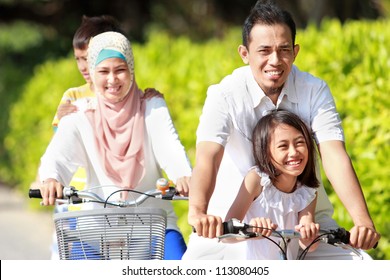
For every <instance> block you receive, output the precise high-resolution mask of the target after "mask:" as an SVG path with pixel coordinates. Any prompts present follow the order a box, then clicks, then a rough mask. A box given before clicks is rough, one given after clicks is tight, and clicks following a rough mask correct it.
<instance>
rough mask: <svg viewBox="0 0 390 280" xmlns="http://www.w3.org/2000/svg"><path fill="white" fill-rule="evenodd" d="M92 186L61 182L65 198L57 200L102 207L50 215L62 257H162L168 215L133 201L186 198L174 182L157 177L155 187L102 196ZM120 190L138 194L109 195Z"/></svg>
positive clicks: (31, 192) (36, 191) (32, 194)
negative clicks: (128, 197) (123, 198)
mask: <svg viewBox="0 0 390 280" xmlns="http://www.w3.org/2000/svg"><path fill="white" fill-rule="evenodd" d="M101 187H103V186H100V187H99V188H101ZM109 187H112V186H109ZM94 189H95V188H92V189H89V190H84V191H80V190H77V189H75V188H74V187H64V189H63V198H62V199H57V203H67V204H69V205H75V204H80V203H91V202H95V203H99V204H103V208H100V209H91V210H79V211H70V212H64V213H56V214H54V217H53V219H54V224H55V230H56V234H57V241H58V251H59V256H60V259H61V260H63V259H64V260H77V259H94V260H114V259H120V260H146V259H157V260H160V259H163V257H164V249H165V248H164V242H165V230H166V225H167V214H166V212H165V211H164V210H163V209H159V208H151V207H137V206H139V205H141V204H142V203H143V202H145V201H146V200H147V199H149V198H155V199H163V200H188V197H182V196H178V195H177V193H176V189H175V187H174V186H173V184H172V183H171V182H170V181H168V180H166V179H165V178H160V179H158V180H157V182H156V188H155V189H151V190H149V191H147V192H140V191H137V190H123V189H118V190H116V191H114V192H112V193H111V194H110V195H109V196H108V197H107V198H102V197H100V196H99V195H97V194H96V193H94V192H93V190H94ZM122 191H126V192H130V193H134V194H138V195H139V196H138V197H137V198H136V199H133V200H126V201H119V200H110V198H111V197H112V196H113V195H114V194H115V193H118V192H122ZM29 197H30V198H42V196H41V193H40V190H39V189H30V190H29ZM109 207H110V208H109Z"/></svg>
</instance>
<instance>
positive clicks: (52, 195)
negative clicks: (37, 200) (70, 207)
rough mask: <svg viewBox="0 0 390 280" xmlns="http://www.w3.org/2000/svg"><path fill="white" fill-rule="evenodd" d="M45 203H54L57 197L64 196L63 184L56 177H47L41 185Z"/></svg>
mask: <svg viewBox="0 0 390 280" xmlns="http://www.w3.org/2000/svg"><path fill="white" fill-rule="evenodd" d="M39 189H40V190H41V195H42V203H43V205H45V206H46V205H54V203H55V202H56V199H57V198H62V196H63V195H62V185H61V184H60V183H59V182H58V181H57V180H55V179H51V178H49V179H46V180H45V181H44V182H43V183H41V184H40V185H39Z"/></svg>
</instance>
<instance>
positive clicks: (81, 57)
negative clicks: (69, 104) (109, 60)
mask: <svg viewBox="0 0 390 280" xmlns="http://www.w3.org/2000/svg"><path fill="white" fill-rule="evenodd" d="M73 52H74V58H75V59H76V63H77V68H78V69H79V71H80V73H81V75H83V78H84V80H85V81H86V82H87V83H89V84H90V83H91V77H90V75H89V70H88V62H87V48H86V49H84V50H82V49H73Z"/></svg>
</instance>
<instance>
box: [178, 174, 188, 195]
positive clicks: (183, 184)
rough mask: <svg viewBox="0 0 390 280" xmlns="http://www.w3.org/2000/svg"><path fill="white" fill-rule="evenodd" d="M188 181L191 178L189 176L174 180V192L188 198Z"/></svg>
mask: <svg viewBox="0 0 390 280" xmlns="http://www.w3.org/2000/svg"><path fill="white" fill-rule="evenodd" d="M190 180H191V177H189V176H184V177H180V178H178V179H177V180H176V191H177V192H178V193H179V194H180V195H181V196H188V193H189V190H190Z"/></svg>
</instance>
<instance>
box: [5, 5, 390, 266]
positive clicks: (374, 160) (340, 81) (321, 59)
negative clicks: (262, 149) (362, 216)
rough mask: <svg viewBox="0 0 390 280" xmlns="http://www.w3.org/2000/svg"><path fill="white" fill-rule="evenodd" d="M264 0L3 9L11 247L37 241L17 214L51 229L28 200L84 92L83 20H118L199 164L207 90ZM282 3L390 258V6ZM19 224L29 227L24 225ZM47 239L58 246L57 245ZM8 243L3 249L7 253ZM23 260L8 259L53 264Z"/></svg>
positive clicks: (339, 214) (381, 252)
mask: <svg viewBox="0 0 390 280" xmlns="http://www.w3.org/2000/svg"><path fill="white" fill-rule="evenodd" d="M255 2H256V1H255V0H239V1H234V0H111V1H80V0H55V1H54V0H52V1H50V0H0V100H1V102H0V143H1V144H0V182H1V187H0V188H1V189H2V190H3V192H2V193H1V195H2V198H3V199H2V200H0V211H1V212H0V218H1V220H0V232H5V228H7V231H6V232H8V235H7V237H6V239H5V240H6V241H5V242H6V243H8V245H10V244H13V243H12V242H14V241H12V240H11V238H12V236H13V237H17V238H18V239H23V237H22V236H21V235H19V233H20V232H24V234H26V235H30V233H31V231H30V230H29V228H27V229H26V228H21V227H19V225H20V223H23V217H25V218H24V224H25V225H26V224H27V223H25V221H26V220H27V219H29V218H26V217H30V216H24V215H22V214H20V213H19V212H18V213H19V214H18V215H17V216H15V217H14V216H11V215H12V214H11V211H12V210H17V211H21V209H25V210H26V211H28V213H29V215H37V213H40V212H44V213H42V215H44V217H45V218H41V219H40V218H38V220H39V219H40V222H41V223H42V224H41V225H36V226H35V227H39V228H46V227H47V223H48V220H49V221H50V217H51V212H50V211H51V209H45V210H43V209H42V207H39V206H37V203H35V202H31V201H28V200H23V199H24V198H25V197H27V189H28V188H29V185H30V183H31V182H32V181H33V180H34V179H35V175H36V171H37V168H38V165H39V158H40V156H41V155H42V153H43V152H44V150H45V148H46V146H47V144H48V142H49V141H50V138H51V136H52V134H53V131H52V128H51V121H52V118H53V115H54V113H55V111H56V108H57V106H58V103H59V100H60V98H61V96H62V94H63V93H64V91H65V90H66V89H68V88H69V87H73V86H78V85H81V84H82V83H83V79H82V77H81V76H80V74H79V73H78V71H77V67H76V63H75V61H74V58H73V51H72V37H73V34H74V32H75V30H76V29H77V27H78V26H79V25H80V23H81V17H82V16H83V15H87V16H98V15H103V14H109V15H112V16H114V17H115V18H116V19H117V20H118V21H119V22H120V23H121V25H122V28H123V29H124V30H125V31H126V33H127V35H128V37H129V39H130V40H131V41H132V44H133V51H134V55H135V70H136V76H137V82H138V84H139V85H140V87H141V88H145V87H154V88H156V89H158V90H159V91H161V92H163V93H164V96H165V99H166V100H167V103H168V106H169V107H170V110H171V113H172V117H173V119H174V121H175V125H176V128H177V130H178V132H179V135H180V137H181V140H182V142H183V144H184V145H185V147H186V149H187V151H188V154H189V156H190V159H191V161H192V163H194V152H195V130H196V127H197V124H198V117H199V115H200V113H201V109H202V105H203V102H204V98H205V94H206V90H207V87H208V86H209V85H211V84H213V83H218V82H219V81H220V80H221V79H222V78H223V77H224V76H225V75H227V74H229V73H231V71H232V70H233V69H234V68H237V67H239V66H241V65H242V62H241V60H240V58H239V56H238V54H237V46H238V45H239V44H240V43H241V26H242V23H243V22H244V20H245V18H246V16H247V15H248V13H249V10H250V8H251V7H252V6H253V5H254V4H255ZM276 2H278V3H279V4H280V5H281V6H283V7H284V8H286V9H288V10H289V11H290V12H291V13H292V14H293V17H294V19H295V21H296V23H297V25H298V32H297V43H298V44H300V45H301V51H300V53H299V56H298V58H297V60H296V65H297V66H298V67H299V68H300V69H301V70H304V71H309V72H311V73H312V74H314V75H316V76H319V77H321V78H322V79H324V80H325V81H326V82H328V84H329V86H330V88H331V90H332V92H333V94H334V96H335V100H336V104H337V106H338V110H339V112H340V114H341V116H342V118H343V122H344V129H345V133H346V139H347V141H346V145H347V149H348V152H349V154H350V155H351V158H352V161H353V163H354V165H355V169H356V172H357V173H358V176H359V179H360V181H361V184H362V187H363V191H364V194H365V196H366V199H367V204H368V206H369V209H370V212H371V215H372V216H373V219H374V221H375V223H376V226H377V228H378V230H379V231H380V232H381V233H382V235H383V237H382V239H381V241H380V244H379V248H378V249H376V250H372V251H370V252H369V253H370V254H371V255H372V256H373V257H374V258H376V259H390V245H389V238H390V223H389V219H388V218H387V217H388V216H389V214H390V209H389V208H390V190H389V188H388V186H389V185H390V178H389V174H390V167H389V164H388V159H389V158H390V145H389V144H390V122H389V119H390V104H389V103H390V101H389V98H388V94H389V93H390V84H389V79H388V78H389V73H390V54H389V49H390V28H389V26H390V20H389V14H390V0H343V1H338V0H277V1H276ZM323 181H324V184H325V186H326V189H327V191H328V193H329V196H330V198H331V200H332V202H333V204H334V205H335V219H336V220H337V221H338V222H339V223H340V225H342V226H345V227H347V228H349V227H351V225H352V221H351V220H350V218H349V215H348V213H347V212H346V211H345V208H344V207H343V206H342V204H341V203H340V201H339V200H338V198H337V196H336V195H335V194H334V192H333V190H332V188H331V186H330V185H329V183H328V182H327V180H326V178H325V177H324V178H323ZM5 189H7V190H6V191H4V190H5ZM10 190H12V192H11V191H10ZM13 192H18V199H17V202H18V203H16V202H15V203H10V201H11V200H8V199H7V196H11V195H12V193H13ZM3 194H4V195H3ZM12 201H13V200H12ZM175 209H176V211H177V213H178V215H179V216H180V226H181V228H182V230H183V232H184V233H185V235H186V236H188V234H189V232H190V229H189V227H188V225H187V220H186V219H187V205H186V204H185V203H178V204H176V205H175ZM23 211H24V210H23ZM10 217H14V218H10ZM18 217H19V218H20V219H22V220H21V221H19V222H16V221H17V220H16V219H18ZM48 217H49V219H47V218H48ZM10 221H13V222H12V224H10V223H11V222H10ZM32 227H34V226H33V225H32ZM31 230H33V228H32V229H31ZM50 230H51V228H50V227H49V230H48V232H49V231H50ZM50 234H51V232H50ZM50 234H49V235H50ZM44 236H45V235H44V234H43V233H42V234H40V237H42V238H43V237H44ZM50 238H51V237H50ZM0 239H1V238H0ZM25 239H26V240H27V238H25ZM43 239H44V240H45V241H47V243H48V244H50V240H48V237H46V236H45V237H44V238H43ZM7 240H8V241H9V242H7ZM31 242H32V243H34V239H32V241H31ZM0 246H1V247H0V251H3V252H4V249H5V248H4V246H5V245H2V243H0ZM45 246H46V245H45ZM48 246H49V245H47V247H44V246H41V247H44V248H48ZM10 247H13V248H15V246H10ZM19 247H20V246H19ZM23 247H24V248H27V249H24V251H26V250H27V251H28V250H37V249H36V248H35V249H34V248H30V249H28V245H23ZM44 250H46V249H44ZM22 251H23V250H22V249H20V251H19V253H18V251H16V252H14V254H9V255H6V254H4V253H2V254H0V258H1V259H30V258H31V259H34V258H35V259H42V258H46V257H47V254H46V253H45V254H43V255H34V254H26V253H24V254H23V253H22Z"/></svg>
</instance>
